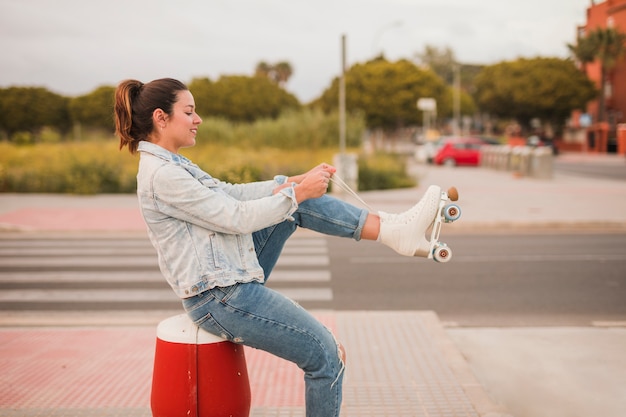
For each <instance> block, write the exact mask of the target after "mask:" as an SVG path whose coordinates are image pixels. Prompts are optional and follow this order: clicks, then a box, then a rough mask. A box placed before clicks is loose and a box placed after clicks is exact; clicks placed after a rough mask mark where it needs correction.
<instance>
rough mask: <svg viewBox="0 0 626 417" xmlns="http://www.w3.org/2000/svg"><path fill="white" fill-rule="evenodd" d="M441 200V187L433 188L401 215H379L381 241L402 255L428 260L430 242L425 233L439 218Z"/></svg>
mask: <svg viewBox="0 0 626 417" xmlns="http://www.w3.org/2000/svg"><path fill="white" fill-rule="evenodd" d="M440 200H441V188H439V187H437V186H436V185H431V186H430V187H428V190H427V191H426V193H425V194H424V196H423V197H422V199H421V200H420V201H419V202H418V203H417V204H416V205H414V206H413V207H412V208H410V209H409V210H407V211H405V212H403V213H399V214H391V213H385V212H384V211H381V212H379V213H378V214H379V216H380V241H381V242H382V243H384V244H385V245H387V246H389V247H390V248H391V249H393V250H395V251H396V252H398V253H399V254H400V255H404V256H421V257H424V258H427V257H428V255H429V253H430V241H429V240H428V239H426V231H427V230H428V228H429V227H430V226H431V225H432V224H433V222H434V220H435V217H436V216H437V213H438V211H439V201H440Z"/></svg>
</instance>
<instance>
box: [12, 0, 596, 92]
mask: <svg viewBox="0 0 626 417" xmlns="http://www.w3.org/2000/svg"><path fill="white" fill-rule="evenodd" d="M590 3H591V0H524V1H520V0H430V1H429V0H186V1H175V0H107V1H102V0H100V1H99V0H0V51H1V53H2V58H0V87H7V86H10V85H20V86H43V87H46V88H48V89H50V90H52V91H55V92H57V93H60V94H63V95H68V96H76V95H81V94H86V93H89V92H91V91H93V90H94V89H95V88H96V87H98V86H100V85H116V84H117V83H118V82H119V81H121V80H123V79H126V78H137V79H139V80H141V81H144V82H147V81H150V80H152V79H155V78H161V77H174V78H178V79H180V80H181V81H183V82H189V81H191V79H192V78H194V77H209V78H211V79H213V80H215V79H217V78H218V77H219V76H220V75H233V74H244V75H252V73H253V72H254V68H255V66H256V64H257V63H258V62H259V61H266V62H270V63H276V62H279V61H287V62H289V63H290V64H291V65H292V67H293V70H294V74H293V76H292V78H291V80H290V81H289V83H288V84H287V89H288V90H289V91H290V92H292V93H294V94H295V95H296V96H297V97H298V98H299V99H300V100H301V101H302V102H308V101H310V100H312V99H314V98H316V97H318V96H319V95H320V94H321V93H322V92H323V90H324V89H325V88H326V87H327V86H328V85H329V84H330V82H331V81H332V79H333V77H335V76H337V75H338V73H339V71H340V58H341V47H340V45H341V35H342V34H345V35H346V37H347V64H348V66H350V65H352V64H355V63H357V62H365V61H367V60H369V59H371V58H372V57H374V56H376V55H378V54H380V53H381V52H384V54H385V56H386V57H387V58H388V59H391V60H397V59H400V58H409V59H410V58H413V57H414V55H415V54H416V53H419V52H422V51H423V50H424V46H425V45H427V44H428V45H432V46H436V47H438V48H444V47H447V46H449V47H450V48H452V50H453V52H454V54H455V56H456V58H457V60H459V61H460V62H463V63H476V64H493V63H496V62H499V61H503V60H513V59H516V58H519V57H528V58H532V57H537V56H551V57H567V56H568V50H567V46H566V44H567V43H573V42H574V41H575V36H576V26H577V25H581V24H584V23H585V15H586V8H587V7H588V6H589V5H590Z"/></svg>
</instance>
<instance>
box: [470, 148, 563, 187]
mask: <svg viewBox="0 0 626 417" xmlns="http://www.w3.org/2000/svg"><path fill="white" fill-rule="evenodd" d="M553 159H554V155H553V153H552V148H550V147H547V146H541V147H536V148H535V147H530V146H509V145H486V146H483V147H482V148H481V159H480V164H481V166H483V167H486V168H491V169H496V170H499V171H510V172H512V173H513V174H515V175H519V176H524V177H531V178H539V179H550V178H552V176H553V171H554V170H553Z"/></svg>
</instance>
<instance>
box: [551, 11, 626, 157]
mask: <svg viewBox="0 0 626 417" xmlns="http://www.w3.org/2000/svg"><path fill="white" fill-rule="evenodd" d="M590 2H591V4H590V5H589V7H588V8H587V22H586V23H585V24H584V25H581V26H579V27H578V37H584V36H585V34H587V33H589V32H591V31H593V30H594V29H598V28H602V29H606V28H614V29H616V30H617V31H619V32H622V33H626V0H606V1H604V2H601V3H596V1H594V0H590ZM584 69H585V71H586V73H587V76H588V77H589V78H590V79H591V80H592V81H594V82H595V83H596V86H597V87H598V89H600V87H601V86H600V84H601V65H600V63H599V62H598V61H595V62H592V63H589V64H587V65H585V68H584ZM604 94H605V99H606V122H605V123H603V122H600V121H599V120H598V107H599V106H598V104H599V102H598V100H594V101H592V102H590V103H589V104H588V105H587V109H586V114H584V115H583V114H581V113H577V114H574V115H573V117H572V123H571V125H570V126H569V129H568V132H567V133H568V134H567V135H566V137H565V138H564V139H565V143H564V144H563V145H564V147H565V148H571V149H572V150H573V149H576V148H578V149H579V150H583V151H591V152H620V153H625V152H626V149H625V148H624V146H625V145H626V143H625V144H620V140H618V139H619V138H621V137H624V136H625V135H626V131H624V132H621V130H624V129H626V125H624V123H626V56H624V57H622V58H621V59H620V61H619V62H618V63H617V65H616V66H615V68H614V69H613V70H612V71H611V72H610V73H609V74H608V79H607V84H606V87H605V90H604ZM620 124H622V125H621V126H620Z"/></svg>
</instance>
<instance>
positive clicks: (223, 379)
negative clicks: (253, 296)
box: [150, 314, 251, 417]
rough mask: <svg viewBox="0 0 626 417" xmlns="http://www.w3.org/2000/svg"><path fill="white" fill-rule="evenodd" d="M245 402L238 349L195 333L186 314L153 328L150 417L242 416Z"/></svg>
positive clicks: (246, 384)
mask: <svg viewBox="0 0 626 417" xmlns="http://www.w3.org/2000/svg"><path fill="white" fill-rule="evenodd" d="M250 401H251V398H250V382H249V380H248V369H247V367H246V357H245V355H244V351H243V346H240V345H237V344H235V343H231V342H229V341H227V340H224V339H222V338H219V337H217V336H214V335H212V334H210V333H208V332H206V331H204V330H202V329H200V328H198V327H197V326H196V325H195V324H194V323H193V322H192V321H191V320H190V319H189V317H188V316H187V315H186V314H181V315H178V316H174V317H170V318H169V319H166V320H163V321H162V322H161V323H159V325H158V327H157V342H156V351H155V355H154V373H153V376H152V394H151V399H150V403H151V407H152V415H153V417H180V416H185V417H248V416H249V414H250Z"/></svg>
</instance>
